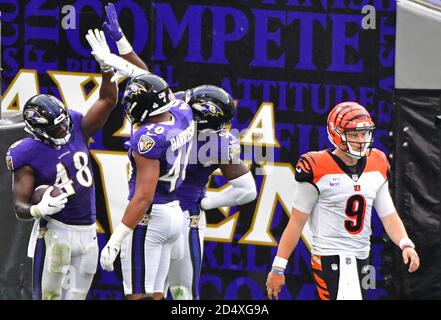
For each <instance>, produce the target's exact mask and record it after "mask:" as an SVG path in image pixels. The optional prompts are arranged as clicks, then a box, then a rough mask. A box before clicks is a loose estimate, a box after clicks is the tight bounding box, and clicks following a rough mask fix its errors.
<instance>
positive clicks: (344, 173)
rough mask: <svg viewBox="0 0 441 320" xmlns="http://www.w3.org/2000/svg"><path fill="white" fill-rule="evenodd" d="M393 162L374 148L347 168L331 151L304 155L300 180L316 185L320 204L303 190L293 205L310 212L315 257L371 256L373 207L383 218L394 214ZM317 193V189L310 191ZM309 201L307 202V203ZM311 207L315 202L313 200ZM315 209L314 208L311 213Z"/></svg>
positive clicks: (299, 166) (298, 170)
mask: <svg viewBox="0 0 441 320" xmlns="http://www.w3.org/2000/svg"><path fill="white" fill-rule="evenodd" d="M388 177H389V163H388V161H387V158H386V156H385V155H384V153H383V152H381V151H379V150H377V149H372V151H371V152H370V154H369V155H367V156H365V157H363V158H361V159H360V160H359V161H358V164H357V165H356V166H354V167H352V168H351V167H348V166H346V165H345V164H344V163H343V161H342V160H341V159H340V158H339V157H337V156H336V155H334V154H333V153H332V152H331V150H323V151H320V152H308V153H307V154H304V155H303V156H302V157H300V159H299V161H298V163H297V166H296V172H295V178H296V180H297V181H298V182H307V183H309V184H312V185H313V186H314V187H315V189H316V192H315V194H314V196H315V197H316V201H315V204H314V205H313V206H312V208H311V204H309V205H305V200H304V199H307V198H308V196H309V195H307V194H306V193H305V192H303V194H299V193H302V192H301V191H299V190H302V189H304V186H303V183H302V184H300V185H302V186H300V187H298V190H297V192H296V194H297V195H295V196H294V198H295V200H294V203H293V207H294V208H296V209H298V210H300V211H302V212H305V213H309V212H311V216H310V218H309V224H310V228H311V232H312V239H313V240H312V250H311V253H312V254H315V255H319V256H330V255H338V254H350V255H355V256H356V257H357V258H359V259H365V258H367V257H368V256H369V248H370V236H371V233H372V230H371V211H372V206H374V207H375V208H376V209H377V212H378V214H379V216H380V217H383V216H386V215H388V214H391V213H393V212H395V208H394V206H393V203H392V200H391V198H390V195H389V191H388ZM309 190H312V193H314V188H313V187H309ZM306 202H307V201H306ZM310 203H311V202H310ZM311 209H312V210H311Z"/></svg>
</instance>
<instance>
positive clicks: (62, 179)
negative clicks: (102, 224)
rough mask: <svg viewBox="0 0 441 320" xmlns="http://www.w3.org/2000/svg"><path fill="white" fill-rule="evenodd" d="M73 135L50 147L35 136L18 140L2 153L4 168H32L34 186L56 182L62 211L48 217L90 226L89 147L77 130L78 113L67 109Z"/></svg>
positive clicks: (92, 200)
mask: <svg viewBox="0 0 441 320" xmlns="http://www.w3.org/2000/svg"><path fill="white" fill-rule="evenodd" d="M69 113H70V115H71V117H72V122H73V135H72V138H71V140H70V142H69V143H67V144H65V145H62V146H59V147H54V146H52V145H49V144H46V143H44V142H42V141H40V140H37V139H35V138H25V139H23V140H19V141H17V142H15V143H14V144H12V145H11V147H9V149H8V152H7V154H6V163H7V166H8V169H9V170H11V171H17V170H19V169H20V168H22V167H24V166H29V167H31V168H32V170H33V171H34V176H35V187H36V186H39V185H42V184H46V185H56V186H57V187H59V188H61V189H63V191H64V192H66V193H67V194H68V202H67V203H66V206H65V208H64V209H63V210H61V211H60V212H58V213H56V214H54V215H52V216H51V218H53V219H56V220H58V221H60V222H62V223H65V224H69V225H91V224H94V223H95V220H96V209H95V186H94V184H93V174H92V167H91V160H90V155H89V150H88V147H87V144H86V141H85V140H84V136H83V133H82V131H81V119H82V118H83V115H82V114H81V113H79V112H76V111H73V110H69Z"/></svg>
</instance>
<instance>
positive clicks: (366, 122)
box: [327, 101, 375, 159]
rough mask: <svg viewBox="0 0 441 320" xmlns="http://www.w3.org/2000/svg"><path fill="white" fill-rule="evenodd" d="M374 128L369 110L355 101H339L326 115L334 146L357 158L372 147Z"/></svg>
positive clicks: (330, 138)
mask: <svg viewBox="0 0 441 320" xmlns="http://www.w3.org/2000/svg"><path fill="white" fill-rule="evenodd" d="M374 129H375V124H374V122H373V121H372V119H371V116H370V115H369V112H368V111H367V110H366V109H365V108H364V107H363V106H361V105H359V104H358V103H356V102H351V101H347V102H342V103H339V104H337V105H336V106H335V107H334V108H333V109H332V110H331V112H330V113H329V115H328V123H327V131H328V138H329V140H330V141H331V142H332V144H333V145H334V146H335V147H336V148H338V149H339V150H341V151H343V152H344V153H346V154H347V155H349V156H352V157H355V158H357V159H360V158H362V157H364V156H366V155H367V154H368V152H370V150H371V149H372V144H373V142H374V139H373V132H374Z"/></svg>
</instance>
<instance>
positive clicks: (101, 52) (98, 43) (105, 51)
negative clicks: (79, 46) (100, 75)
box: [86, 29, 112, 72]
mask: <svg viewBox="0 0 441 320" xmlns="http://www.w3.org/2000/svg"><path fill="white" fill-rule="evenodd" d="M86 40H87V42H89V45H90V47H91V48H92V52H91V53H92V55H93V57H94V58H95V60H96V61H97V62H98V63H99V65H100V67H101V70H102V71H105V72H106V71H109V70H110V69H111V68H112V67H111V66H109V65H108V64H106V63H105V62H104V60H105V59H106V57H107V56H108V55H110V54H111V53H110V49H109V46H108V45H107V42H106V37H105V36H104V32H103V31H101V30H98V29H95V30H94V31H92V30H91V29H89V31H88V33H87V34H86Z"/></svg>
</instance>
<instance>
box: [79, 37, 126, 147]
mask: <svg viewBox="0 0 441 320" xmlns="http://www.w3.org/2000/svg"><path fill="white" fill-rule="evenodd" d="M86 39H87V41H88V42H89V44H90V46H91V48H92V54H93V55H94V57H95V59H96V60H97V62H98V63H99V64H100V67H101V74H102V82H101V86H100V92H99V97H98V100H97V101H96V102H95V103H94V104H93V105H92V107H91V108H90V109H89V111H88V112H87V113H86V115H85V116H84V117H83V119H82V121H81V128H82V131H83V134H84V137H85V139H88V138H89V137H91V136H93V135H94V134H95V133H96V132H97V131H98V130H100V129H101V128H102V127H103V126H104V124H105V123H106V121H107V119H108V118H109V115H110V113H111V111H112V109H113V107H114V106H115V105H116V103H117V101H118V86H117V84H116V83H112V82H111V79H112V76H113V70H112V68H111V67H110V66H108V65H105V64H104V63H103V61H102V60H100V58H99V57H100V55H102V54H104V53H107V54H110V49H109V47H108V46H107V43H106V39H105V37H104V33H103V32H102V31H101V32H100V31H98V30H97V29H95V31H94V32H92V31H91V30H89V33H88V34H87V36H86Z"/></svg>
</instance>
